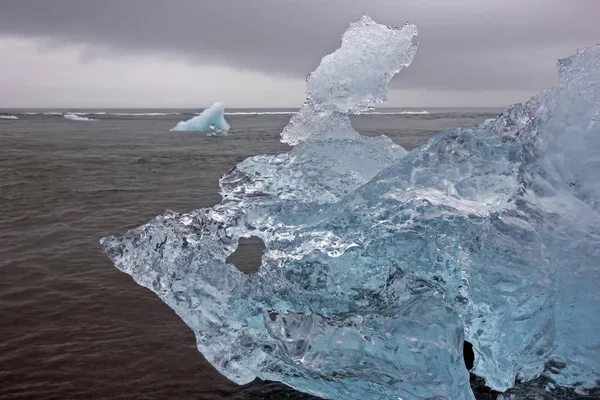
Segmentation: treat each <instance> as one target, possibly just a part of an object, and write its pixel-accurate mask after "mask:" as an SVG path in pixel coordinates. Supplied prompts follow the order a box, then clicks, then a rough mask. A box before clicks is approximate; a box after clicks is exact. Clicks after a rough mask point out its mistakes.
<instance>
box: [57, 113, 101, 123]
mask: <svg viewBox="0 0 600 400" xmlns="http://www.w3.org/2000/svg"><path fill="white" fill-rule="evenodd" d="M64 117H65V118H66V119H68V120H69V121H86V122H87V121H95V119H91V118H88V117H81V116H79V115H75V114H65V115H64Z"/></svg>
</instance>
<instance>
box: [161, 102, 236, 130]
mask: <svg viewBox="0 0 600 400" xmlns="http://www.w3.org/2000/svg"><path fill="white" fill-rule="evenodd" d="M224 114H225V105H224V104H223V103H220V102H217V103H215V104H213V105H212V106H210V107H209V108H207V109H206V110H204V111H203V112H202V113H201V114H200V115H197V116H195V117H194V118H192V119H189V120H187V121H181V122H179V123H177V125H175V127H174V128H173V129H171V131H185V132H204V133H208V134H209V135H221V136H227V133H228V131H229V128H230V126H229V124H228V123H227V121H225V117H224Z"/></svg>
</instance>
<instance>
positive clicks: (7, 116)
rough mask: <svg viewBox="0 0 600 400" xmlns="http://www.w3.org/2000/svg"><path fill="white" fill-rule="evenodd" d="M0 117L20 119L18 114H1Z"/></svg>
mask: <svg viewBox="0 0 600 400" xmlns="http://www.w3.org/2000/svg"><path fill="white" fill-rule="evenodd" d="M0 119H19V117H17V116H16V115H0Z"/></svg>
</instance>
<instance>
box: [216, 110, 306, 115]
mask: <svg viewBox="0 0 600 400" xmlns="http://www.w3.org/2000/svg"><path fill="white" fill-rule="evenodd" d="M293 114H296V111H256V112H254V111H234V112H226V113H225V115H293Z"/></svg>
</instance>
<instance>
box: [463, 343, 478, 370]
mask: <svg viewBox="0 0 600 400" xmlns="http://www.w3.org/2000/svg"><path fill="white" fill-rule="evenodd" d="M463 358H464V360H465V366H466V367H467V370H468V371H470V370H471V369H473V362H474V361H475V353H473V345H472V344H471V343H469V342H467V341H466V340H465V343H464V344H463Z"/></svg>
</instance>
